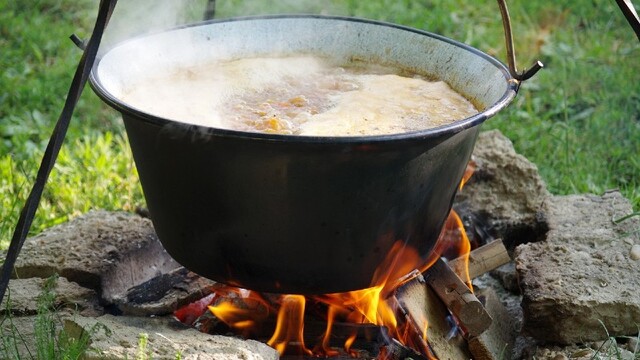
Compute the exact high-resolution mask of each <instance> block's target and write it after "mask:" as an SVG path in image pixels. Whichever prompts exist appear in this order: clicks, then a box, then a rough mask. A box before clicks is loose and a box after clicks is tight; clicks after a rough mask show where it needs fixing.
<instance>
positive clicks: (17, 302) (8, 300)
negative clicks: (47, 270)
mask: <svg viewBox="0 0 640 360" xmlns="http://www.w3.org/2000/svg"><path fill="white" fill-rule="evenodd" d="M45 281H47V280H45V279H41V278H29V279H13V280H9V288H8V291H7V295H6V296H5V298H4V299H3V300H2V307H1V308H0V314H2V315H5V314H6V313H7V310H8V311H10V312H11V314H12V315H14V316H25V315H35V314H36V313H37V312H38V298H39V296H40V295H41V294H42V292H43V286H44V283H45ZM55 281H56V284H55V287H54V288H53V289H52V293H53V294H54V300H53V307H54V308H55V309H56V311H60V309H62V308H68V309H71V310H74V311H78V312H79V313H81V314H84V315H94V316H98V315H102V313H103V309H102V307H101V306H100V305H99V300H100V299H99V297H98V294H97V293H96V292H95V291H94V290H91V289H87V288H85V287H82V286H80V285H78V284H76V283H74V282H70V281H68V280H67V279H65V278H62V277H60V278H57V279H56V280H55Z"/></svg>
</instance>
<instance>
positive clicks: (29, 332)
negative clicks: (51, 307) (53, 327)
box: [0, 314, 36, 359]
mask: <svg viewBox="0 0 640 360" xmlns="http://www.w3.org/2000/svg"><path fill="white" fill-rule="evenodd" d="M7 316H8V315H7V314H2V315H0V357H3V359H5V358H6V359H32V358H33V357H32V354H33V351H34V349H35V348H36V336H35V330H34V329H35V328H34V325H35V322H36V317H35V316H22V317H12V318H11V319H10V320H11V321H9V319H8V318H7ZM4 356H6V357H4Z"/></svg>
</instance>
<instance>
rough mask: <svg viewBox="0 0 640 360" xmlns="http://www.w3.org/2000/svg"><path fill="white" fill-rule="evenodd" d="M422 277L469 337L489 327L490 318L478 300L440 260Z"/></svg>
mask: <svg viewBox="0 0 640 360" xmlns="http://www.w3.org/2000/svg"><path fill="white" fill-rule="evenodd" d="M424 277H425V280H426V282H427V284H429V286H430V287H431V288H432V289H433V290H434V291H435V292H436V293H437V294H438V296H439V297H440V299H442V301H443V302H444V304H445V305H446V307H447V308H448V309H449V310H450V311H451V313H452V314H453V315H455V317H456V318H457V319H458V321H459V322H460V325H461V327H462V328H463V330H465V331H466V332H467V333H468V334H469V335H472V336H477V335H480V334H482V332H483V331H485V330H486V329H488V328H489V326H491V316H489V313H487V311H486V310H485V308H484V306H483V305H482V303H481V302H480V300H478V298H477V297H476V296H475V295H473V293H472V292H471V290H469V288H468V287H467V285H466V284H465V283H464V282H463V281H462V280H460V278H459V277H458V275H457V274H456V273H455V272H453V270H452V269H451V268H450V267H449V266H448V265H447V264H446V263H445V262H444V260H443V259H442V258H441V259H438V261H436V262H435V263H434V264H433V265H432V266H431V267H430V268H429V269H428V270H427V271H426V272H425V274H424Z"/></svg>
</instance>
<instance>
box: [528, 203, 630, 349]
mask: <svg viewBox="0 0 640 360" xmlns="http://www.w3.org/2000/svg"><path fill="white" fill-rule="evenodd" d="M547 205H548V209H549V213H548V221H549V232H548V234H547V238H546V241H541V242H537V243H529V244H524V245H520V246H518V248H517V249H516V252H515V255H516V260H515V261H516V269H517V271H518V278H519V280H520V281H519V283H520V287H521V289H522V294H523V301H522V307H523V311H524V314H525V324H524V329H525V330H526V331H527V332H528V333H530V334H531V335H533V336H534V337H535V338H537V339H539V340H542V341H549V342H555V343H564V344H571V343H582V342H584V341H596V340H605V339H607V338H608V337H609V335H611V336H619V335H632V334H636V333H637V332H638V327H637V326H638V324H639V323H640V296H638V291H639V290H640V262H638V261H634V260H631V259H630V257H629V251H630V249H631V245H630V244H629V241H628V239H633V241H632V242H631V243H637V242H638V230H639V229H640V219H638V218H629V219H627V220H626V221H623V222H620V223H615V222H614V221H613V220H614V219H619V218H622V217H623V216H624V215H627V214H629V213H631V212H632V208H631V204H630V203H629V201H628V200H626V199H625V198H624V197H623V196H622V195H621V194H620V193H619V192H608V193H606V194H604V195H603V196H595V195H583V196H581V195H571V196H557V197H553V198H551V199H549V200H548V204H547ZM607 332H608V333H607Z"/></svg>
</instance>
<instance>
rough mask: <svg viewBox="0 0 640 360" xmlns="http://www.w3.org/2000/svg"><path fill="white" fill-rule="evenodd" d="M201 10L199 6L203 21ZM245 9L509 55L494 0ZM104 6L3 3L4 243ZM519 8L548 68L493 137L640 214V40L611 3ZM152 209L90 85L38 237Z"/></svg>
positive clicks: (236, 1) (561, 181)
mask: <svg viewBox="0 0 640 360" xmlns="http://www.w3.org/2000/svg"><path fill="white" fill-rule="evenodd" d="M200 3H201V4H202V7H203V6H204V1H201V2H190V4H191V9H190V11H191V13H198V6H199V5H198V4H200ZM246 3H247V2H246V1H240V0H219V1H218V15H219V16H234V15H248V14H257V13H264V12H324V13H330V14H340V15H355V16H360V17H367V18H373V19H381V20H385V21H391V22H396V23H400V24H404V25H408V26H412V27H416V28H420V29H425V30H429V31H432V32H436V33H440V34H443V35H445V36H447V37H450V38H453V39H456V40H459V41H462V42H465V43H468V44H470V45H472V46H474V47H477V48H479V49H481V50H483V51H485V52H487V53H489V54H491V55H494V56H496V57H498V58H499V59H504V58H505V57H504V45H503V35H502V25H501V22H500V16H499V12H498V8H497V5H496V3H495V1H493V0H478V1H469V0H464V1H463V0H447V1H444V0H411V1H409V0H402V1H399V0H393V1H391V0H375V1H356V0H349V1H340V0H332V1H325V2H310V3H311V4H312V5H310V6H309V5H300V4H301V2H299V1H284V0H282V1H277V2H275V5H274V4H271V3H268V4H266V5H264V3H265V2H258V3H260V4H263V5H258V6H256V5H254V6H253V7H252V8H246V7H245V4H246ZM126 4H127V2H121V4H119V5H118V6H119V7H124V6H126ZM129 4H130V3H129ZM160 7H162V6H158V8H160ZM96 8H97V1H90V0H80V1H71V0H30V1H10V0H0V49H2V51H0V69H2V71H1V72H0V89H2V90H0V91H1V92H0V176H1V177H0V248H4V247H6V245H7V241H8V239H9V238H10V236H11V231H12V228H13V226H14V225H15V222H16V220H17V215H18V211H19V209H20V207H21V206H22V204H23V201H24V198H25V197H26V194H27V191H28V189H29V188H30V186H31V183H32V181H33V178H34V174H35V171H36V169H37V166H38V164H39V161H40V157H41V154H42V151H43V149H44V146H45V143H46V140H47V139H48V136H49V134H50V132H51V129H52V127H53V124H54V122H55V120H56V118H57V116H58V114H59V112H60V109H61V108H62V104H63V101H64V96H65V94H66V91H67V87H68V85H69V83H70V81H71V77H72V74H73V71H74V69H75V65H76V63H77V61H78V59H79V57H80V52H79V50H77V49H76V48H75V47H74V46H73V45H72V43H71V42H70V41H69V40H68V36H69V35H70V34H71V33H73V32H76V33H78V35H79V36H81V37H87V36H88V34H89V31H90V27H91V26H92V22H93V19H94V17H95V10H96ZM147 10H148V12H151V11H152V10H153V9H151V8H149V9H147ZM510 10H511V13H512V18H513V22H514V33H515V43H516V50H517V53H518V60H519V64H520V66H521V67H522V66H528V65H529V64H530V63H531V62H532V61H533V60H534V59H538V58H539V59H541V60H542V61H543V62H545V64H546V65H547V68H546V69H545V70H543V71H542V72H540V73H539V74H538V75H537V76H536V77H535V78H534V79H532V80H530V81H528V82H527V83H526V84H525V85H524V86H523V88H522V90H521V92H520V94H519V95H518V97H517V99H516V101H515V103H514V104H512V106H511V107H510V108H509V109H508V110H506V111H504V112H503V113H501V114H499V115H498V116H496V117H495V118H493V119H491V120H489V121H488V122H487V124H486V125H485V126H484V128H485V129H489V128H497V129H500V130H501V131H502V132H503V133H505V134H506V135H507V136H508V137H509V138H510V139H512V141H513V142H514V145H515V147H516V149H517V150H518V151H519V152H520V153H522V154H523V155H525V156H526V157H528V158H529V159H530V160H532V161H533V162H535V163H536V164H537V165H538V166H539V168H540V171H541V174H542V175H543V177H544V179H545V180H546V182H547V184H548V186H549V188H550V190H551V191H552V192H553V193H556V194H567V193H583V192H591V193H602V192H603V191H604V190H607V189H610V188H619V189H621V191H622V192H623V193H624V194H625V195H626V196H627V197H628V198H630V199H631V201H632V202H633V204H634V208H635V209H636V210H638V209H639V208H640V177H639V175H640V157H639V155H640V91H639V90H640V62H639V61H637V59H638V58H640V43H639V42H638V40H637V39H636V38H635V36H634V35H633V32H632V31H631V28H630V27H629V26H628V25H627V24H626V22H625V20H624V18H623V16H622V14H621V13H620V12H619V10H618V9H617V7H616V6H615V3H614V2H613V1H611V0H588V1H587V0H585V1H580V2H578V1H573V0H571V1H569V0H562V1H554V2H550V1H544V0H530V1H511V2H510ZM147 15H148V14H147ZM118 16H119V15H118V13H117V12H116V14H115V15H114V21H115V18H116V17H118ZM146 17H147V18H154V16H151V15H149V16H146ZM143 204H144V200H143V198H142V194H141V191H140V187H139V185H138V184H137V180H136V173H135V170H134V168H133V166H132V161H131V154H130V152H129V150H128V145H127V140H126V136H125V134H124V131H123V128H122V125H121V123H120V121H119V118H118V115H117V114H116V113H115V112H114V111H111V110H109V109H108V108H107V107H106V106H104V105H102V104H101V103H100V101H99V100H98V99H97V98H96V96H95V95H93V93H92V92H91V91H90V90H88V89H87V91H85V93H84V95H83V96H82V98H81V101H80V103H79V105H78V108H77V110H76V115H75V117H74V119H73V121H72V123H71V128H70V131H69V136H68V138H67V141H66V143H65V146H64V148H63V153H62V154H61V158H60V160H59V162H58V165H57V166H56V168H55V169H54V171H53V174H52V178H51V180H50V181H49V184H48V186H47V190H46V192H45V195H44V199H43V202H42V205H41V207H40V209H39V211H38V214H37V217H36V220H35V223H34V227H33V230H32V232H34V233H36V232H39V231H41V230H42V229H44V228H46V227H48V226H51V225H53V224H56V223H59V222H63V221H65V220H67V219H68V218H69V217H71V216H75V215H76V214H79V213H83V212H86V211H87V210H89V209H91V208H104V209H110V210H114V209H125V210H130V209H132V208H134V207H135V206H137V205H143Z"/></svg>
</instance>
